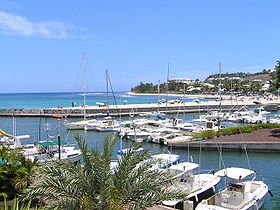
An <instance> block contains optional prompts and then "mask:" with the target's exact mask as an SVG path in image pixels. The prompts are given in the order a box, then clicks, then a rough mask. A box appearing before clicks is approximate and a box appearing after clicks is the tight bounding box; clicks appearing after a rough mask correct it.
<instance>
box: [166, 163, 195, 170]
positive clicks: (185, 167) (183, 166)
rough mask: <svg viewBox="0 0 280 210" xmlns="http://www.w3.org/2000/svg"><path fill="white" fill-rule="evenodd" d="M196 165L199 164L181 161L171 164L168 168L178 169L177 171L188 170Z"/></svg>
mask: <svg viewBox="0 0 280 210" xmlns="http://www.w3.org/2000/svg"><path fill="white" fill-rule="evenodd" d="M198 167H199V165H198V164H197V163H191V162H183V163H178V164H176V165H172V166H170V167H169V168H170V169H173V170H179V171H190V170H193V169H195V168H198Z"/></svg>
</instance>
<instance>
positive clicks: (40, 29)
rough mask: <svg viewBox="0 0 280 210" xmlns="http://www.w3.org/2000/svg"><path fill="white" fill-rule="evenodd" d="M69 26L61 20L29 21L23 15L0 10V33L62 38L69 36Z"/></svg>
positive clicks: (71, 26) (70, 26)
mask: <svg viewBox="0 0 280 210" xmlns="http://www.w3.org/2000/svg"><path fill="white" fill-rule="evenodd" d="M71 28H73V25H71V24H66V23H63V22H31V21H29V20H28V19H27V18H26V17H24V16H19V15H14V14H11V13H7V12H4V11H0V33H1V34H5V35H18V36H26V37H31V36H40V37H44V38H56V39H64V38H69V33H68V30H69V29H71Z"/></svg>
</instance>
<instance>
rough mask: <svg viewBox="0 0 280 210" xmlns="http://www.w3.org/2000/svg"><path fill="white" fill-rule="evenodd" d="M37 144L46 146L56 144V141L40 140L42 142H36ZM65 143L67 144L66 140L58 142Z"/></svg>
mask: <svg viewBox="0 0 280 210" xmlns="http://www.w3.org/2000/svg"><path fill="white" fill-rule="evenodd" d="M38 144H39V145H40V146H42V147H48V146H54V145H58V141H46V142H42V143H38ZM65 144H67V142H66V141H61V142H60V145H65Z"/></svg>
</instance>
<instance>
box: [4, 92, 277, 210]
mask: <svg viewBox="0 0 280 210" xmlns="http://www.w3.org/2000/svg"><path fill="white" fill-rule="evenodd" d="M110 97H111V100H110V104H114V100H113V97H112V95H111V96H110ZM161 98H164V97H161ZM116 99H117V102H118V103H119V104H122V103H123V102H124V100H126V103H129V104H132V103H139V104H141V103H156V102H157V96H134V95H128V94H127V93H116ZM187 100H189V101H191V100H194V99H193V98H190V99H187ZM73 101H75V102H76V103H77V104H78V103H82V101H83V95H82V94H81V93H74V94H72V93H43V94H42V93H35V94H33V93H32V94H31V93H28V94H27V93H26V94H23V93H21V94H0V108H51V107H58V106H63V107H68V106H71V103H72V102H73ZM97 101H99V102H101V101H106V93H91V94H89V95H88V104H89V105H95V103H96V102H97ZM198 115H199V114H186V115H180V116H179V117H181V118H185V119H186V120H191V119H193V118H197V117H198ZM68 120H69V121H71V120H72V121H76V120H79V119H68ZM12 121H13V119H12V118H10V117H0V129H2V130H4V131H6V132H7V133H12V130H13V128H12V124H13V123H12ZM45 123H49V124H50V127H51V131H50V134H51V135H55V133H56V125H57V123H58V122H57V120H56V119H53V118H31V117H22V118H16V126H17V129H16V130H17V135H24V134H29V135H30V136H31V138H30V139H29V140H27V142H26V143H33V142H34V141H37V140H45V139H46V138H47V137H46V133H45V131H44V124H45ZM61 124H62V122H61ZM227 126H232V125H230V124H229V125H227ZM61 131H62V132H61V134H62V139H63V140H66V141H67V142H68V143H69V144H73V145H75V146H77V144H76V142H75V140H74V136H75V135H82V136H83V137H84V138H85V140H86V142H87V144H88V145H89V146H90V147H91V148H97V149H100V150H101V149H102V148H103V143H104V138H105V137H106V135H108V134H106V133H98V132H93V131H87V132H85V131H67V130H66V129H65V128H64V127H63V125H61ZM129 144H131V142H126V141H119V142H118V144H117V145H116V147H115V151H114V154H116V153H117V150H118V149H120V148H121V147H123V148H125V147H127V146H128V145H129ZM143 147H144V148H146V149H148V150H149V151H151V152H152V153H154V154H157V153H162V152H168V148H167V147H165V146H161V145H157V144H151V143H144V145H143ZM169 152H172V153H177V154H180V155H181V157H182V161H186V160H187V155H188V154H187V150H182V149H170V150H169ZM190 155H191V156H192V157H193V160H194V162H197V163H199V159H200V158H199V156H200V155H199V151H197V150H191V151H190ZM218 157H219V154H218V152H216V151H202V153H201V161H200V165H201V169H217V168H218ZM114 158H116V156H114ZM223 159H224V162H225V165H226V166H228V167H229V166H237V167H246V168H248V165H247V159H246V156H245V154H244V153H240V152H224V153H223ZM249 159H250V165H251V168H252V169H253V170H256V171H257V174H258V178H259V179H260V180H264V181H265V182H266V183H267V184H268V185H269V187H270V188H271V191H272V193H273V194H274V197H273V198H272V197H270V196H269V195H268V196H267V197H266V199H265V203H264V208H263V209H265V210H270V209H273V210H279V209H280V157H279V153H249Z"/></svg>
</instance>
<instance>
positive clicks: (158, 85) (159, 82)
mask: <svg viewBox="0 0 280 210" xmlns="http://www.w3.org/2000/svg"><path fill="white" fill-rule="evenodd" d="M159 83H160V80H159V81H158V87H157V89H158V95H157V112H158V113H159V92H160V90H159Z"/></svg>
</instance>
